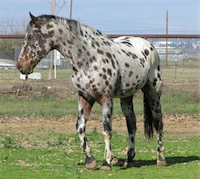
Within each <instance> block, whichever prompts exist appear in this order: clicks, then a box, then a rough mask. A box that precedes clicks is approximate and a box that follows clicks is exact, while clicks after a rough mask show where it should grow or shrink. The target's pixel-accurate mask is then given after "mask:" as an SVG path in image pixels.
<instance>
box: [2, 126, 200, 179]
mask: <svg viewBox="0 0 200 179" xmlns="http://www.w3.org/2000/svg"><path fill="white" fill-rule="evenodd" d="M0 137H1V141H0V146H1V147H0V178H13V179H14V178H30V179H31V178H33V179H35V178H52V179H54V178H66V179H67V178H72V179H74V178H81V179H82V178H83V179H84V178H99V179H104V178H116V179H117V178H124V179H130V178H137V179H144V178H147V179H161V178H170V179H177V178H181V179H184V178H185V179H197V178H199V176H200V171H199V167H200V162H199V152H200V149H199V138H198V137H180V138H176V137H172V136H170V137H166V138H165V148H166V149H167V150H166V151H167V152H166V160H167V164H168V166H166V167H163V168H158V167H157V166H156V146H155V144H156V141H155V139H154V140H153V141H150V142H149V141H146V140H144V138H143V137H142V136H140V135H139V136H137V140H136V149H137V155H136V157H135V164H134V167H132V168H129V169H121V168H120V167H118V166H112V171H109V172H102V171H99V170H95V171H87V170H86V169H85V165H84V157H83V155H82V152H81V147H80V142H79V139H78V137H77V135H75V134H65V133H54V132H53V131H43V129H39V130H38V132H37V133H35V134H31V135H26V134H22V133H17V134H11V133H9V134H5V133H2V132H1V133H0ZM88 140H89V141H90V144H91V146H92V151H93V153H94V156H95V157H96V158H97V160H98V166H100V165H101V163H102V157H103V150H104V142H103V137H102V135H100V134H99V133H97V132H96V131H95V129H94V130H93V131H92V132H90V133H89V134H88ZM127 140H128V139H127V136H123V135H119V134H118V133H117V132H113V141H112V149H113V152H114V154H115V155H116V156H118V157H122V158H125V157H126V146H127ZM22 144H23V145H22Z"/></svg>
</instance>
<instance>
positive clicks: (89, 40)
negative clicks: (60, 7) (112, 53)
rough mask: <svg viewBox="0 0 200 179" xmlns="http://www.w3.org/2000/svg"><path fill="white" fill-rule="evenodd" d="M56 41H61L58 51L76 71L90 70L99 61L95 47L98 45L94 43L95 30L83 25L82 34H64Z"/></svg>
mask: <svg viewBox="0 0 200 179" xmlns="http://www.w3.org/2000/svg"><path fill="white" fill-rule="evenodd" d="M83 33H84V34H83ZM56 39H57V41H59V45H58V47H57V50H59V51H60V52H61V54H62V55H63V56H64V57H65V58H66V59H67V60H68V61H69V62H70V63H71V64H72V66H73V67H74V68H75V69H77V70H81V69H83V70H85V69H88V68H89V67H90V64H91V62H93V61H96V60H97V59H96V55H95V53H96V51H97V50H96V48H94V45H95V46H97V44H95V42H94V33H93V29H90V28H88V27H87V26H84V25H83V26H81V31H80V34H78V35H75V34H73V33H71V34H69V32H66V34H65V32H63V33H61V34H59V36H58V37H56ZM96 43H97V42H96Z"/></svg>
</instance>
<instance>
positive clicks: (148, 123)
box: [144, 93, 153, 139]
mask: <svg viewBox="0 0 200 179" xmlns="http://www.w3.org/2000/svg"><path fill="white" fill-rule="evenodd" d="M144 134H145V137H146V138H147V139H152V138H153V115H152V111H151V107H150V104H149V101H148V98H147V96H146V95H145V93H144Z"/></svg>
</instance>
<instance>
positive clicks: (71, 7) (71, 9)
mask: <svg viewBox="0 0 200 179" xmlns="http://www.w3.org/2000/svg"><path fill="white" fill-rule="evenodd" d="M72 6H73V0H71V4H70V16H69V18H70V19H71V18H72Z"/></svg>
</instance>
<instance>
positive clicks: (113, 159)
mask: <svg viewBox="0 0 200 179" xmlns="http://www.w3.org/2000/svg"><path fill="white" fill-rule="evenodd" d="M111 163H112V164H113V165H118V163H119V159H118V158H117V157H113V158H112V159H111Z"/></svg>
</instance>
